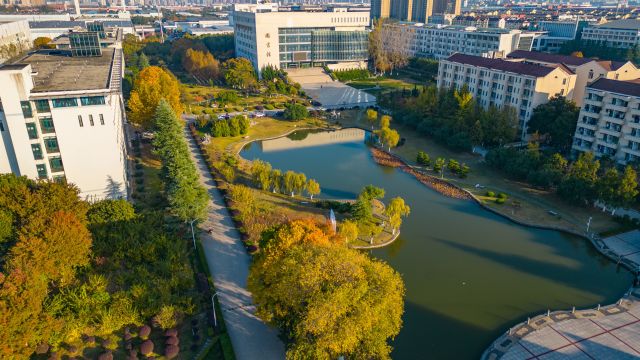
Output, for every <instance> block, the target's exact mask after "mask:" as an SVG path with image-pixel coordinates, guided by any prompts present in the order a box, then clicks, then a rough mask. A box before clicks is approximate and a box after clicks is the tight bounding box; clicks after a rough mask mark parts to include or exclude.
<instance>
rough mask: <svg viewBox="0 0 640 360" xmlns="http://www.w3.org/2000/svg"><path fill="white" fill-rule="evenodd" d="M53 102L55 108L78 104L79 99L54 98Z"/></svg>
mask: <svg viewBox="0 0 640 360" xmlns="http://www.w3.org/2000/svg"><path fill="white" fill-rule="evenodd" d="M51 103H52V104H53V107H54V108H62V107H72V106H78V100H77V99H76V98H63V99H53V100H51Z"/></svg>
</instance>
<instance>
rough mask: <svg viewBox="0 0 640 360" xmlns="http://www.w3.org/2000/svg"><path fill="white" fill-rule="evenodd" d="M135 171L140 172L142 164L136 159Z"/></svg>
mask: <svg viewBox="0 0 640 360" xmlns="http://www.w3.org/2000/svg"><path fill="white" fill-rule="evenodd" d="M136 170H142V164H140V163H139V162H138V159H136Z"/></svg>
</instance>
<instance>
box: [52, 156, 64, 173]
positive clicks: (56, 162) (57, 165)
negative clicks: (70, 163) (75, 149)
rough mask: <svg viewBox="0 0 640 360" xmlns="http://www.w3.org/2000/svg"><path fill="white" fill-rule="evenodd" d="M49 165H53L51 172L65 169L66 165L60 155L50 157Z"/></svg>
mask: <svg viewBox="0 0 640 360" xmlns="http://www.w3.org/2000/svg"><path fill="white" fill-rule="evenodd" d="M49 166H50V167H51V172H60V171H64V167H63V166H62V158H61V157H60V156H53V157H50V158H49Z"/></svg>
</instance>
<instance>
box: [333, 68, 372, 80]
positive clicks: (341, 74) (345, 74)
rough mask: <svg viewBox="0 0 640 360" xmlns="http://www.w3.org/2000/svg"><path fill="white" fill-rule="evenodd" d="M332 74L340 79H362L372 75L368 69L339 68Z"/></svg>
mask: <svg viewBox="0 0 640 360" xmlns="http://www.w3.org/2000/svg"><path fill="white" fill-rule="evenodd" d="M332 74H333V75H334V76H335V77H336V78H337V79H338V80H340V81H350V80H362V79H367V78H369V77H370V76H371V74H369V70H367V69H351V70H339V71H334V72H333V73H332Z"/></svg>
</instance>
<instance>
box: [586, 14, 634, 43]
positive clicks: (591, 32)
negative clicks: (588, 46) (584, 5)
mask: <svg viewBox="0 0 640 360" xmlns="http://www.w3.org/2000/svg"><path fill="white" fill-rule="evenodd" d="M582 40H584V41H589V42H593V43H596V44H601V45H607V46H611V47H614V48H623V49H630V48H633V47H635V46H636V45H638V44H640V20H638V19H625V20H615V21H611V22H608V23H604V24H600V25H593V26H587V27H585V28H584V29H583V30H582Z"/></svg>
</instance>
